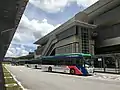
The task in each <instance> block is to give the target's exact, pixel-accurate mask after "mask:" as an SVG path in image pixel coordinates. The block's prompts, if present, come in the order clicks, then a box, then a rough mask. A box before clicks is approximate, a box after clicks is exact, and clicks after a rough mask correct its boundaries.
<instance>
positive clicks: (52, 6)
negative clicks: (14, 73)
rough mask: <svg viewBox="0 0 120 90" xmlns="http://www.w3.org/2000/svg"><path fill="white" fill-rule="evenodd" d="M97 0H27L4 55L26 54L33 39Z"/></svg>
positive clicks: (41, 35)
mask: <svg viewBox="0 0 120 90" xmlns="http://www.w3.org/2000/svg"><path fill="white" fill-rule="evenodd" d="M96 1H98V0H29V2H28V4H27V6H26V9H25V11H24V14H23V16H22V18H21V21H20V23H19V26H18V28H17V30H16V33H15V35H14V37H13V40H12V42H11V44H10V46H9V48H8V51H7V53H6V57H17V56H24V55H27V54H28V53H29V52H33V51H34V50H35V49H36V45H35V44H33V43H34V42H35V41H37V40H38V39H40V38H41V37H43V36H44V35H46V34H48V33H49V32H51V31H52V30H54V29H55V28H57V27H59V26H60V25H61V24H63V23H64V22H66V21H67V20H69V19H70V18H72V17H73V16H74V15H75V14H77V13H78V12H80V11H83V10H84V9H85V8H87V7H89V6H90V5H92V4H93V3H95V2H96Z"/></svg>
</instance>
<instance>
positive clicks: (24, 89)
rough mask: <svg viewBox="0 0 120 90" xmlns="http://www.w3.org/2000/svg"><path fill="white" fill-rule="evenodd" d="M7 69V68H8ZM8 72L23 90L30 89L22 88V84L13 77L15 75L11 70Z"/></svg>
mask: <svg viewBox="0 0 120 90" xmlns="http://www.w3.org/2000/svg"><path fill="white" fill-rule="evenodd" d="M4 67H5V68H6V66H4ZM6 69H7V68H6ZM7 71H8V72H9V73H10V74H11V75H12V77H13V79H14V80H15V81H16V82H17V84H18V85H19V86H20V87H21V88H22V90H28V89H26V88H24V87H23V86H22V84H21V82H20V81H18V80H17V79H16V78H15V75H13V74H12V73H11V72H10V70H8V69H7Z"/></svg>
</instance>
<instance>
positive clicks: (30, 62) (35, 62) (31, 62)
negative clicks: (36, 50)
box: [25, 59, 41, 69]
mask: <svg viewBox="0 0 120 90" xmlns="http://www.w3.org/2000/svg"><path fill="white" fill-rule="evenodd" d="M25 66H26V67H29V68H35V69H38V68H39V69H41V62H40V60H39V59H37V60H27V61H25Z"/></svg>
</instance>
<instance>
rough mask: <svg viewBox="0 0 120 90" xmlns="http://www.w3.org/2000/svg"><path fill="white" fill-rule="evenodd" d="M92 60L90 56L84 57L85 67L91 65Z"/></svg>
mask: <svg viewBox="0 0 120 90" xmlns="http://www.w3.org/2000/svg"><path fill="white" fill-rule="evenodd" d="M93 62H94V61H93V60H92V58H91V57H90V56H87V57H84V66H85V67H86V68H89V67H93V64H94V63H93Z"/></svg>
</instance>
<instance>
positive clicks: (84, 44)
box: [81, 27, 89, 53]
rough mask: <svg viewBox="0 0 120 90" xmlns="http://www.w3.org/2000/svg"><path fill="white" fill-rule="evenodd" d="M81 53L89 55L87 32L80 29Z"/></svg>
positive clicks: (84, 29) (85, 29)
mask: <svg viewBox="0 0 120 90" xmlns="http://www.w3.org/2000/svg"><path fill="white" fill-rule="evenodd" d="M81 39H82V53H89V32H88V29H87V28H84V27H82V28H81Z"/></svg>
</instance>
